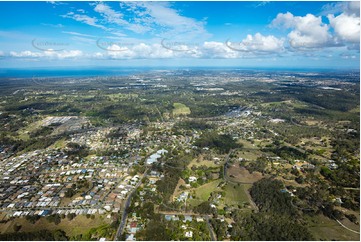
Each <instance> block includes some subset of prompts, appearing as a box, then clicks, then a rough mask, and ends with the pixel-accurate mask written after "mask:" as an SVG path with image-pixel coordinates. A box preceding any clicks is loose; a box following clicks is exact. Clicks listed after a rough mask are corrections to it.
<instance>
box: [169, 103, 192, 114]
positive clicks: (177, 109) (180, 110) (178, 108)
mask: <svg viewBox="0 0 361 242" xmlns="http://www.w3.org/2000/svg"><path fill="white" fill-rule="evenodd" d="M173 108H174V109H173V115H174V116H179V115H188V114H191V110H190V108H189V107H187V106H186V105H184V104H183V103H173Z"/></svg>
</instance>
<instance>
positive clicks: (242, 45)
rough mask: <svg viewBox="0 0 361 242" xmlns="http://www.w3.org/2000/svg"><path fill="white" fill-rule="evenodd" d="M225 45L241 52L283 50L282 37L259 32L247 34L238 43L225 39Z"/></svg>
mask: <svg viewBox="0 0 361 242" xmlns="http://www.w3.org/2000/svg"><path fill="white" fill-rule="evenodd" d="M227 46H228V47H229V48H231V49H232V50H235V51H241V52H254V53H261V52H264V53H270V52H282V51H283V50H284V39H278V38H276V37H275V36H273V35H268V36H263V35H262V34H260V33H256V34H255V35H250V34H249V35H247V37H246V38H245V39H243V40H242V41H241V42H239V43H231V42H229V41H227Z"/></svg>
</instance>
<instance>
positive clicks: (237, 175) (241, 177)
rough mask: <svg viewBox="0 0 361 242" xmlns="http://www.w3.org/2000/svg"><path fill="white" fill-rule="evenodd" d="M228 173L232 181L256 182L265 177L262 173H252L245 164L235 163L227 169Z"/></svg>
mask: <svg viewBox="0 0 361 242" xmlns="http://www.w3.org/2000/svg"><path fill="white" fill-rule="evenodd" d="M227 175H228V177H229V179H230V180H231V181H235V182H241V183H254V182H256V181H259V180H261V179H262V178H263V175H262V173H260V172H257V171H255V172H252V174H251V173H250V172H249V171H248V170H247V169H246V168H244V167H243V166H239V165H238V164H233V165H231V166H230V167H229V168H228V169H227Z"/></svg>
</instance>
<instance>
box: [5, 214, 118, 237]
mask: <svg viewBox="0 0 361 242" xmlns="http://www.w3.org/2000/svg"><path fill="white" fill-rule="evenodd" d="M110 223H111V220H110V219H106V218H104V217H103V216H95V218H94V219H91V218H86V216H85V215H78V216H76V217H75V218H74V219H73V220H69V219H67V218H65V219H62V220H61V222H60V224H58V225H55V224H54V223H50V222H49V221H48V220H47V219H46V218H45V217H43V218H40V219H39V220H38V221H36V223H35V224H32V223H30V222H29V221H27V220H26V219H25V218H15V219H13V220H11V221H9V222H7V223H0V231H1V232H2V233H11V232H14V224H19V225H21V229H20V232H34V231H36V230H41V229H47V230H50V231H53V230H57V229H61V230H64V231H65V232H66V234H67V236H68V237H72V236H75V235H79V234H85V233H87V232H88V231H89V230H90V229H92V228H98V227H99V226H102V225H109V224H110Z"/></svg>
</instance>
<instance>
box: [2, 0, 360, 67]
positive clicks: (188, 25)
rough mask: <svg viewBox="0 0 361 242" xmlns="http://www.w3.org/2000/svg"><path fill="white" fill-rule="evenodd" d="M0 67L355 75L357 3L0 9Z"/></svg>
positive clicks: (114, 4)
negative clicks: (300, 70)
mask: <svg viewBox="0 0 361 242" xmlns="http://www.w3.org/2000/svg"><path fill="white" fill-rule="evenodd" d="M0 12H1V15H2V16H3V17H2V20H1V21H0V37H1V38H0V63H2V66H4V67H6V66H7V67H22V66H51V65H74V64H78V65H87V64H89V65H94V64H99V65H117V64H119V65H127V64H131V65H146V64H147V63H150V62H152V63H157V64H158V65H163V64H164V65H167V64H172V65H184V64H186V65H210V64H212V65H253V66H257V65H261V66H270V67H272V66H278V65H280V66H288V67H303V66H316V67H333V66H334V67H345V68H347V67H349V68H358V67H359V61H360V60H359V56H360V54H359V50H360V3H359V2H358V1H354V2H306V3H303V2H172V3H168V2H26V3H25V2H22V3H18V2H0Z"/></svg>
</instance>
